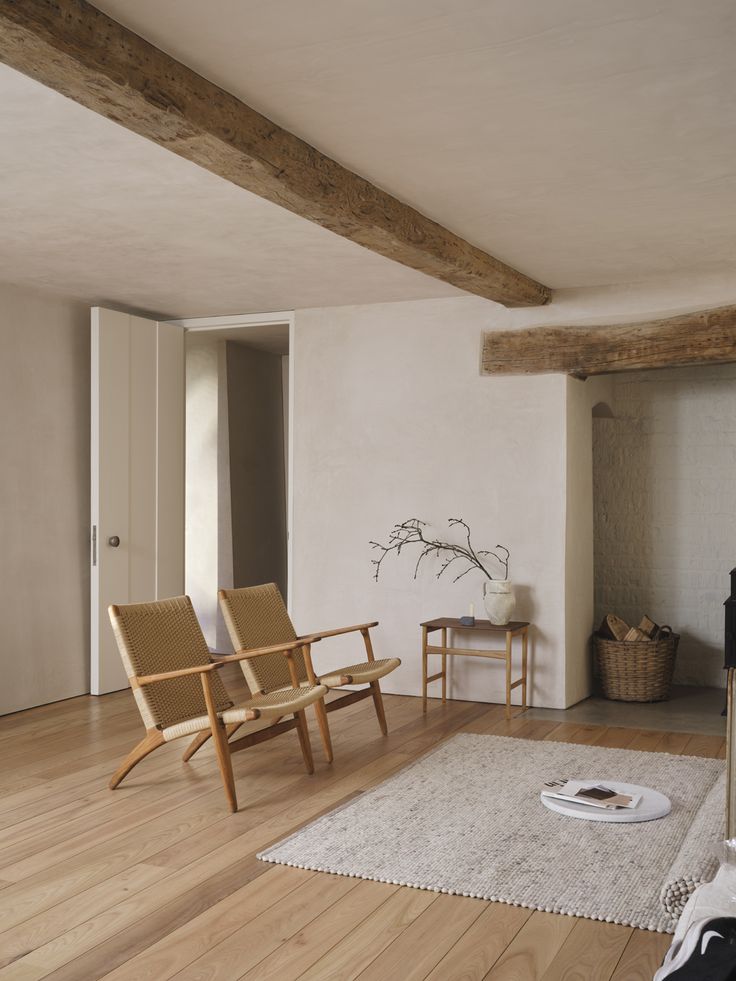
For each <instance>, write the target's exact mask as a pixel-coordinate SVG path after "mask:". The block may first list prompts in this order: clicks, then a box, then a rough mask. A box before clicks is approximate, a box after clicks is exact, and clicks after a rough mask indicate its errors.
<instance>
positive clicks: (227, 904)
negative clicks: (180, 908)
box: [50, 866, 353, 981]
mask: <svg viewBox="0 0 736 981" xmlns="http://www.w3.org/2000/svg"><path fill="white" fill-rule="evenodd" d="M314 875H315V873H313V872H304V871H303V870H301V869H289V868H286V867H285V866H274V867H273V868H272V869H269V871H268V872H267V873H265V874H264V875H262V876H259V877H258V878H257V879H254V880H253V881H252V882H249V883H248V884H247V885H246V886H243V887H242V889H238V890H237V891H236V892H234V893H232V895H230V896H228V897H227V899H225V900H223V901H222V902H220V903H217V904H216V905H215V906H212V907H210V909H208V910H207V911H206V912H205V913H202V914H200V915H199V916H195V917H194V918H193V919H191V920H189V921H188V922H187V923H185V924H184V925H183V926H181V927H179V929H178V930H174V931H172V932H171V933H168V934H167V935H166V936H165V937H164V938H162V939H161V940H159V941H158V943H155V944H153V946H151V947H148V948H147V949H146V950H145V951H143V952H142V953H141V954H139V955H138V956H137V957H133V958H131V959H129V960H126V961H125V962H124V963H123V964H121V965H120V967H118V968H116V969H115V970H112V971H110V970H109V963H108V962H107V960H106V958H105V952H104V950H98V953H97V962H96V964H95V963H93V962H92V960H91V958H87V959H86V960H85V964H84V966H83V968H84V970H85V971H87V972H88V973H87V974H82V973H81V968H82V965H80V964H75V963H74V962H72V963H70V964H69V965H68V967H67V969H66V970H64V971H63V972H62V971H59V972H55V973H53V974H51V975H50V977H51V978H54V979H55V981H56V979H58V978H62V977H66V978H69V979H71V978H74V977H76V978H81V977H90V978H102V977H105V978H106V979H109V981H123V979H125V981H141V979H143V978H151V979H155V981H166V979H167V978H171V977H173V976H174V975H175V974H176V973H177V972H178V971H180V970H182V969H183V968H185V967H187V966H188V965H189V964H191V963H192V962H193V961H194V960H196V959H197V957H200V956H201V955H202V954H205V953H206V952H207V951H208V950H210V948H212V947H216V946H217V944H219V943H221V942H222V941H223V940H225V939H227V937H229V936H230V935H231V934H233V933H235V932H236V931H237V930H240V929H241V928H242V926H243V924H244V923H249V922H251V921H255V920H258V921H259V922H263V920H264V918H268V917H269V916H270V915H271V910H272V908H274V907H278V906H279V905H280V901H281V900H287V899H288V900H289V902H288V904H287V907H286V908H287V909H288V910H290V911H292V912H293V913H294V915H295V916H296V915H297V914H296V910H297V909H303V908H304V907H305V906H306V905H308V903H310V902H312V901H314V900H315V899H316V897H317V896H318V895H319V893H320V889H323V888H324V887H322V885H321V883H316V884H311V888H310V889H309V891H308V892H307V893H306V894H305V890H306V889H307V887H308V886H310V880H312V879H314ZM350 884H351V885H352V884H353V883H350ZM325 892H326V894H327V896H328V897H329V898H330V899H332V898H336V896H337V894H336V892H334V891H333V892H331V891H330V890H329V889H327V890H325ZM294 897H295V898H294ZM283 908H284V907H282V909H283Z"/></svg>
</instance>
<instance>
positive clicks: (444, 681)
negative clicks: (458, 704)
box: [442, 627, 447, 705]
mask: <svg viewBox="0 0 736 981" xmlns="http://www.w3.org/2000/svg"><path fill="white" fill-rule="evenodd" d="M442 646H443V647H444V648H445V650H447V627H443V628H442ZM442 704H443V705H446V704H447V654H443V655H442Z"/></svg>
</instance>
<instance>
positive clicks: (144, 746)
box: [110, 729, 164, 790]
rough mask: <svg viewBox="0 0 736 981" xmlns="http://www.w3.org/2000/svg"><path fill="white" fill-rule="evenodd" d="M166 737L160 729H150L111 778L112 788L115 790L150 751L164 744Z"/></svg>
mask: <svg viewBox="0 0 736 981" xmlns="http://www.w3.org/2000/svg"><path fill="white" fill-rule="evenodd" d="M163 741H164V737H163V736H162V735H161V733H160V732H159V731H158V729H149V730H148V731H147V732H146V735H145V737H144V738H143V739H141V741H140V742H139V743H138V745H137V746H136V747H135V748H134V749H132V750H131V751H130V752H129V753H128V755H127V756H126V757H125V759H124V760H123V762H122V763H121V764H120V766H119V767H118V768H117V770H116V771H115V772H114V773H113V775H112V777H111V779H110V790H115V788H116V787H117V786H118V784H119V783H120V782H121V781H122V780H123V779H124V778H125V777H127V775H128V774H129V773H130V771H131V770H132V769H133V767H134V766H136V765H137V764H138V763H140V761H141V760H142V759H145V757H146V756H148V754H149V753H152V752H153V751H154V749H158V747H159V746H161V745H163Z"/></svg>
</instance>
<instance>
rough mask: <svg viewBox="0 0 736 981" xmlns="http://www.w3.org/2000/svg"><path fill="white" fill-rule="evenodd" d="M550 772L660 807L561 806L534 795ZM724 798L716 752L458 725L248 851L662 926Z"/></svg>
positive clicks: (692, 878) (703, 863)
mask: <svg viewBox="0 0 736 981" xmlns="http://www.w3.org/2000/svg"><path fill="white" fill-rule="evenodd" d="M557 777H570V778H575V777H581V778H582V779H609V780H620V781H623V782H626V783H634V784H639V785H642V786H647V787H653V788H654V789H656V790H659V791H661V792H662V793H664V794H666V795H667V796H668V797H669V798H670V800H671V801H672V811H671V813H670V814H669V815H668V816H667V817H666V818H662V819H661V820H658V821H650V822H647V823H643V824H609V823H603V822H598V821H595V822H592V821H582V820H579V819H574V818H569V817H565V816H563V815H560V814H556V813H554V812H553V811H550V810H548V809H547V808H546V807H544V805H543V804H542V803H541V801H540V800H539V791H540V789H541V785H542V784H543V782H544V781H545V780H549V779H551V778H557ZM724 811H725V763H724V761H723V760H709V759H702V758H700V757H693V756H671V755H669V754H666V753H642V752H634V751H631V750H625V749H603V748H600V747H596V746H580V745H576V744H572V743H558V742H552V741H549V742H543V741H537V740H530V739H514V738H509V737H504V736H480V735H471V734H465V733H461V734H459V735H457V736H454V737H453V738H452V739H450V740H448V741H447V742H445V743H443V744H442V745H441V746H440V747H439V748H438V749H436V750H434V751H433V752H432V753H430V754H428V755H427V756H424V757H423V758H422V759H420V760H419V761H418V762H416V763H414V764H412V765H411V766H408V767H406V769H404V770H402V771H401V772H400V773H398V774H397V775H395V776H393V777H392V778H391V779H389V780H387V781H385V782H384V783H382V784H380V785H379V786H377V787H375V788H374V789H372V790H370V791H367V792H366V793H364V794H362V795H361V796H359V797H358V798H356V799H354V800H351V801H350V802H349V803H347V804H346V805H344V806H343V807H340V808H337V809H336V810H334V811H331V812H330V813H328V814H326V815H324V816H322V817H320V818H319V819H318V820H316V821H314V822H313V823H311V824H309V825H307V826H306V827H304V828H302V829H301V830H300V831H297V832H296V833H295V834H294V835H292V836H291V837H289V838H286V839H285V840H283V841H281V842H279V843H278V844H276V845H274V846H273V847H271V848H269V849H267V850H266V851H264V852H262V853H261V854H260V855H259V856H258V857H259V858H260V859H262V860H264V861H266V862H277V863H280V864H282V865H293V866H297V867H298V868H304V869H313V870H316V871H320V872H332V873H336V874H337V875H348V876H357V877H358V878H361V879H373V880H376V881H378V882H390V883H394V884H397V885H407V886H414V887H416V888H418V889H430V890H434V891H436V892H444V893H454V894H458V895H461V896H472V897H475V898H479V899H488V900H493V901H496V902H503V903H510V904H512V905H514V906H525V907H528V908H531V909H538V910H545V911H548V912H554V913H567V914H569V915H571V916H582V917H587V918H589V919H593V920H604V921H606V922H609V923H620V924H623V925H625V926H633V927H640V928H642V929H647V930H656V931H659V932H663V933H672V932H673V931H674V928H675V925H676V923H677V917H678V916H679V913H680V911H681V909H682V906H683V905H684V902H685V900H686V899H687V896H688V895H689V894H690V892H692V890H693V889H694V888H695V886H696V885H698V884H699V883H700V882H704V881H708V880H709V879H710V878H712V876H713V875H714V873H715V871H716V868H717V864H718V863H717V859H716V858H715V853H714V848H715V846H716V845H717V843H718V842H719V841H720V840H721V839H722V838H723V837H724V834H725V826H724V824H725V822H724Z"/></svg>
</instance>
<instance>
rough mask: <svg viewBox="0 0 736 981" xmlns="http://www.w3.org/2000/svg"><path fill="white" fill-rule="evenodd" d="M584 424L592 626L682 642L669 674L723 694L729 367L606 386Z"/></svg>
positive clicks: (735, 533)
mask: <svg viewBox="0 0 736 981" xmlns="http://www.w3.org/2000/svg"><path fill="white" fill-rule="evenodd" d="M611 407H612V409H613V413H614V418H612V419H605V418H603V419H596V420H594V432H595V504H596V509H595V518H596V521H595V533H596V534H595V567H596V618H600V617H602V616H603V615H604V613H606V612H608V611H610V610H613V611H615V612H617V613H618V614H619V615H620V616H622V617H624V619H626V620H627V621H628V622H631V623H637V622H638V619H639V617H640V616H641V614H642V613H648V614H649V615H650V616H652V617H653V618H654V619H655V620H657V621H658V622H660V623H662V622H666V623H669V624H671V625H672V626H673V627H674V629H676V630H677V631H678V632H679V633H681V635H682V640H681V643H680V650H679V653H678V661H677V667H676V672H675V677H676V680H677V681H680V682H682V683H686V684H699V685H717V686H720V685H723V684H724V672H723V606H722V603H723V600H724V599H725V597H726V595H727V593H728V588H729V578H728V573H729V571H730V569H731V568H733V567H734V566H735V565H736V523H735V522H734V514H736V482H735V481H734V472H735V469H736V367H734V366H733V365H724V366H714V367H701V368H687V369H686V368H682V369H678V370H675V371H663V372H647V373H643V374H638V375H626V376H622V377H620V378H617V379H616V380H615V382H614V384H613V397H612V401H611Z"/></svg>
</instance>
